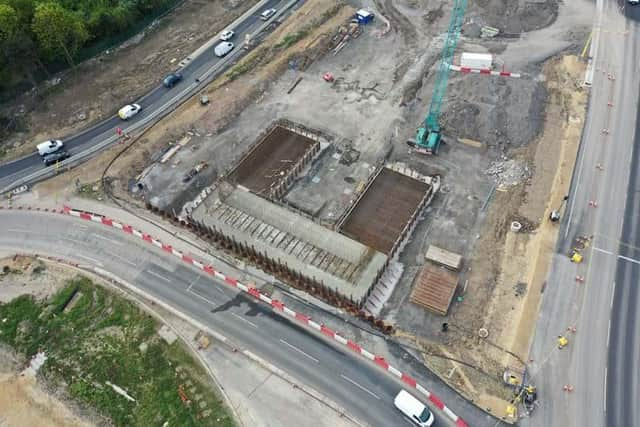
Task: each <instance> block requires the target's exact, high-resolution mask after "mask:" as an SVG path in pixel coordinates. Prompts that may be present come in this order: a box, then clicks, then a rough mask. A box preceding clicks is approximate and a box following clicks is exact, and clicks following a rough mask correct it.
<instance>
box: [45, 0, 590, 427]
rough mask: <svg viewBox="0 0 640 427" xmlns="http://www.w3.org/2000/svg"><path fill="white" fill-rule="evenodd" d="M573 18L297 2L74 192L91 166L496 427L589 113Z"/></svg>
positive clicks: (526, 11) (482, 6)
mask: <svg viewBox="0 0 640 427" xmlns="http://www.w3.org/2000/svg"><path fill="white" fill-rule="evenodd" d="M570 9H571V7H567V9H565V13H564V14H562V15H558V5H557V2H556V1H555V0H540V1H535V2H529V1H524V0H519V1H503V0H485V1H479V2H472V3H471V2H470V3H469V4H467V1H466V0H453V1H449V2H426V1H405V0H398V1H377V0H374V1H364V2H343V1H338V0H308V1H305V2H302V3H300V4H299V5H297V6H296V7H295V8H294V9H292V11H291V13H290V15H289V16H287V17H286V19H284V18H282V19H280V20H278V22H276V23H275V24H274V28H273V31H272V32H270V33H269V34H268V35H267V36H264V35H262V36H260V35H259V36H258V37H257V38H256V39H253V40H251V45H250V46H248V47H249V48H250V49H249V50H248V52H247V54H246V55H245V56H243V57H242V59H239V60H237V62H236V63H235V64H234V65H233V66H232V67H231V68H230V70H229V71H228V72H226V73H225V74H223V75H222V76H220V77H219V78H218V79H216V80H215V81H214V82H213V83H212V84H211V85H209V86H207V87H203V88H202V90H201V93H200V95H201V96H199V97H195V98H193V99H191V100H189V101H187V102H185V103H184V104H183V105H182V106H181V107H179V108H178V109H177V110H176V111H175V112H173V113H172V115H171V116H170V118H168V119H167V120H165V121H163V122H162V123H160V124H158V125H155V126H154V127H152V128H151V129H149V130H147V131H145V132H144V133H142V134H141V135H137V136H136V137H135V142H133V143H132V144H135V147H136V149H135V150H128V151H126V152H122V153H120V152H119V151H118V152H116V151H115V149H114V151H112V152H110V153H106V154H105V155H104V156H101V157H99V158H97V159H95V160H94V161H93V164H92V165H89V164H88V165H87V166H82V167H79V168H77V169H76V170H74V171H72V176H73V179H79V180H81V181H82V182H83V183H84V184H87V185H90V186H96V187H100V186H101V185H102V184H101V183H99V182H98V181H99V178H100V176H99V175H97V172H96V171H99V172H103V171H105V168H106V171H105V177H106V179H105V180H104V181H102V182H104V183H107V185H108V188H107V189H106V190H108V191H109V192H110V193H111V194H113V195H114V196H115V197H117V198H118V199H119V200H121V201H125V202H126V203H129V204H131V205H132V206H138V207H139V208H147V209H150V210H152V211H153V212H154V213H157V214H161V215H164V216H168V217H171V218H174V219H175V220H176V221H182V223H183V224H189V226H190V227H192V229H194V230H197V231H198V232H199V233H200V234H201V235H202V236H204V238H205V239H207V241H208V242H209V243H211V244H212V247H215V248H217V250H220V251H222V252H224V253H225V254H226V255H225V256H227V257H228V258H229V259H232V260H236V261H235V262H237V263H239V264H238V265H240V264H242V265H245V264H246V265H251V266H252V267H253V268H257V269H259V270H261V271H262V272H264V273H265V274H268V275H269V276H270V277H272V278H273V280H272V281H265V282H264V283H261V282H259V281H258V280H255V281H256V283H255V285H256V286H267V285H269V283H270V282H274V281H277V282H279V283H281V284H282V285H283V286H285V287H287V288H291V289H292V290H293V291H294V292H303V293H305V294H307V295H309V296H310V297H313V298H314V300H318V301H320V302H321V303H322V304H328V305H330V306H331V307H334V308H335V309H336V310H338V312H340V313H346V314H348V315H349V316H355V317H357V319H356V320H357V321H362V323H363V324H366V325H367V326H372V327H373V328H374V329H376V330H377V331H382V332H383V333H385V334H388V336H389V337H393V339H395V340H397V341H398V342H401V343H403V344H407V345H410V346H411V348H413V349H415V352H416V355H417V357H418V358H419V359H420V361H421V362H423V363H424V364H425V365H426V366H428V367H429V368H430V369H432V370H433V371H434V372H436V373H437V374H438V375H439V376H440V377H441V378H442V379H443V380H444V381H446V382H447V383H449V384H450V385H452V386H453V387H454V388H456V389H457V390H459V391H460V392H461V393H463V395H465V396H466V397H468V398H469V399H471V400H473V401H474V402H476V403H477V404H478V405H479V406H480V407H482V408H483V409H486V410H490V411H492V413H493V414H496V415H498V416H500V417H505V419H507V420H508V416H507V414H506V412H505V408H506V407H507V406H508V404H509V403H510V402H512V397H513V396H512V395H513V390H512V388H510V387H509V385H508V384H506V385H505V384H504V382H503V381H502V376H503V374H504V372H507V371H509V372H520V371H521V370H522V369H523V366H524V363H523V361H524V360H525V359H526V357H527V351H528V346H529V343H530V340H531V334H532V325H533V322H534V320H535V318H536V317H537V311H538V303H539V299H540V290H541V288H542V286H543V282H544V274H545V273H544V272H545V271H546V268H547V266H548V262H549V260H550V257H551V248H552V247H553V245H554V242H555V232H556V230H557V229H556V228H554V225H553V224H549V223H548V222H547V221H546V218H547V217H548V216H549V212H550V211H551V210H554V209H558V207H559V206H561V204H562V197H563V196H564V194H565V193H566V189H567V187H568V184H569V180H570V177H571V172H572V166H571V165H572V164H573V160H574V158H575V155H576V150H577V144H578V139H577V136H579V134H580V129H581V126H582V123H583V120H584V106H585V102H586V99H587V96H586V95H587V94H586V91H585V90H584V89H583V87H582V83H583V80H584V70H585V68H586V62H585V60H584V59H583V58H581V57H580V53H581V51H582V50H583V47H584V42H585V40H586V39H587V35H588V29H587V28H588V25H590V21H589V18H588V17H589V13H588V12H587V11H581V10H579V9H580V8H579V7H576V8H575V9H576V10H573V9H571V10H570ZM365 12H366V13H365ZM567 28H571V29H572V31H571V32H567ZM202 96H206V99H208V100H210V101H211V102H209V103H208V104H207V103H204V102H201V97H202ZM559 142H561V143H559ZM114 153H115V154H117V158H116V160H114V161H111V160H112V158H113V156H114ZM56 179H59V180H62V179H71V178H63V177H59V178H56ZM51 182H55V180H54V181H51ZM68 182H71V181H68ZM58 184H59V183H58ZM50 185H51V184H50V183H45V184H43V185H42V189H41V191H43V192H44V191H47V188H48V187H47V186H50ZM50 188H53V187H50ZM76 188H77V186H76ZM70 191H71V190H70ZM72 191H77V190H75V189H74V190H72ZM100 191H102V190H100ZM269 286H270V285H269ZM276 289H280V288H276ZM358 333H359V332H358ZM363 339H366V338H363ZM461 361H462V362H464V363H459V362H461Z"/></svg>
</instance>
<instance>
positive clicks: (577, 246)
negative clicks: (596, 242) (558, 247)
mask: <svg viewBox="0 0 640 427" xmlns="http://www.w3.org/2000/svg"><path fill="white" fill-rule="evenodd" d="M590 242H591V238H590V237H587V236H578V237H576V238H575V239H574V240H573V246H572V247H571V251H570V252H569V259H570V260H571V262H573V263H576V264H580V263H581V262H582V260H583V256H582V251H584V250H585V249H586V248H588V247H589V243H590Z"/></svg>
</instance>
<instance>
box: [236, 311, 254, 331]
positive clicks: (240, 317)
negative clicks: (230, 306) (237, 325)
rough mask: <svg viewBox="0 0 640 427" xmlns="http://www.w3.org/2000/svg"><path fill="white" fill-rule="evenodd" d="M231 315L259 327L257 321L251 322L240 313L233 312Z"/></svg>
mask: <svg viewBox="0 0 640 427" xmlns="http://www.w3.org/2000/svg"><path fill="white" fill-rule="evenodd" d="M231 315H232V316H233V317H236V318H238V319H240V320H242V321H243V322H246V323H248V324H250V325H251V326H253V327H254V328H257V327H258V325H256V324H255V323H253V322H251V321H249V320H247V319H245V318H244V317H242V316H240V315H238V314H235V313H231Z"/></svg>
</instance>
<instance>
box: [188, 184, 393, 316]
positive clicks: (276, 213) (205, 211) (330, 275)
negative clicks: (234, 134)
mask: <svg viewBox="0 0 640 427" xmlns="http://www.w3.org/2000/svg"><path fill="white" fill-rule="evenodd" d="M191 219H192V220H193V221H195V222H197V223H199V224H201V225H202V226H204V227H207V228H209V229H211V231H212V233H213V234H216V235H219V236H221V238H223V239H225V240H228V241H230V242H232V245H236V246H237V247H241V248H251V251H252V253H255V254H257V255H256V256H259V257H261V258H263V259H264V260H266V261H265V262H267V263H272V264H274V265H278V266H283V267H284V268H285V269H286V270H288V271H290V272H292V273H294V274H297V275H298V276H299V277H300V278H306V279H309V281H311V282H313V283H316V284H318V285H317V286H312V288H317V289H315V292H314V293H316V294H317V293H320V296H321V297H322V296H323V295H322V292H325V293H329V294H330V296H331V297H332V299H333V301H332V303H334V304H335V302H336V301H341V302H342V303H343V304H353V305H354V306H356V307H361V306H362V305H363V304H364V302H365V300H366V298H367V297H368V295H369V294H370V292H371V289H372V288H373V286H374V285H375V284H376V282H377V281H378V279H379V278H380V275H381V274H382V273H383V269H384V267H385V265H386V263H387V256H386V255H384V254H382V253H380V252H378V251H376V250H375V249H372V248H370V247H367V246H365V245H363V244H361V243H359V242H357V241H355V240H352V239H350V238H348V237H347V236H344V235H342V234H340V233H337V232H335V231H331V230H328V229H326V228H325V227H323V226H321V225H318V224H316V223H314V222H313V221H311V220H309V219H307V218H305V217H302V216H300V215H297V214H295V213H294V212H291V211H289V210H287V209H286V208H283V207H281V206H278V205H276V204H274V203H271V202H269V201H268V200H265V199H263V198H261V197H259V196H257V195H255V194H252V193H251V192H249V191H247V190H246V189H243V188H232V187H231V186H226V188H218V190H216V191H214V192H213V193H212V194H211V195H210V196H209V197H207V198H206V199H205V200H204V202H203V203H202V204H201V205H200V206H199V207H198V208H196V209H195V210H194V211H193V212H192V213H191ZM311 290H312V292H313V291H314V289H311Z"/></svg>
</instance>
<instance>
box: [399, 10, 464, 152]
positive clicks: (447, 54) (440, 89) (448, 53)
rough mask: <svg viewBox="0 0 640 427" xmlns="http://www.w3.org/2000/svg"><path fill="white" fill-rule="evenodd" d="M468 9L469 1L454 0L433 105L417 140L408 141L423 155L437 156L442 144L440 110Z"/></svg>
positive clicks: (419, 130) (432, 99)
mask: <svg viewBox="0 0 640 427" xmlns="http://www.w3.org/2000/svg"><path fill="white" fill-rule="evenodd" d="M466 9H467V0H454V6H453V11H452V12H451V20H450V21H449V30H448V32H447V37H446V39H445V42H444V48H443V49H442V58H441V60H440V66H439V68H438V77H437V80H436V85H435V89H434V91H433V96H432V98H431V105H430V106H429V114H428V115H427V117H426V118H425V120H424V123H423V125H422V126H421V127H420V128H418V131H417V133H416V139H415V140H413V139H412V140H409V141H407V144H408V145H409V146H411V147H414V148H415V151H416V152H418V153H421V154H431V155H435V154H437V153H438V148H440V143H441V142H442V135H441V129H440V110H441V109H442V102H443V100H444V95H445V93H446V91H447V82H448V81H449V73H450V72H451V65H452V61H453V54H454V52H455V50H456V45H457V44H458V38H460V32H461V30H462V24H463V21H464V13H465V10H466Z"/></svg>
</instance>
